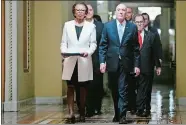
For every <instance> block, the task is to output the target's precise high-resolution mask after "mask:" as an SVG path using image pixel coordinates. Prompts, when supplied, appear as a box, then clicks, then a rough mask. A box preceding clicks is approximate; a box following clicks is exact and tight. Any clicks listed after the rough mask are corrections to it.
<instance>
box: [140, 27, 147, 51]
mask: <svg viewBox="0 0 186 125" xmlns="http://www.w3.org/2000/svg"><path fill="white" fill-rule="evenodd" d="M147 42H148V31H146V30H144V38H143V44H142V47H141V49H140V50H142V49H143V47H144V46H145V44H146V43H147Z"/></svg>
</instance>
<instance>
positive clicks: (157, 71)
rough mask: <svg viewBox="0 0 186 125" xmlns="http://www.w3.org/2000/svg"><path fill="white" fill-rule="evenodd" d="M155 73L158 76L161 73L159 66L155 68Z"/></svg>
mask: <svg viewBox="0 0 186 125" xmlns="http://www.w3.org/2000/svg"><path fill="white" fill-rule="evenodd" d="M156 74H157V75H158V76H159V75H161V68H160V67H158V68H156Z"/></svg>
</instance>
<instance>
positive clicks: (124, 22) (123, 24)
mask: <svg viewBox="0 0 186 125" xmlns="http://www.w3.org/2000/svg"><path fill="white" fill-rule="evenodd" d="M116 23H117V29H118V27H119V25H120V24H121V25H122V34H123V33H124V31H125V25H126V21H125V20H124V21H123V22H122V23H120V22H119V21H118V20H117V19H116ZM118 30H119V29H118Z"/></svg>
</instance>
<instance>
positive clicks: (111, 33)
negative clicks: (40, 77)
mask: <svg viewBox="0 0 186 125" xmlns="http://www.w3.org/2000/svg"><path fill="white" fill-rule="evenodd" d="M125 14H126V6H125V5H124V4H119V5H118V6H117V7H116V20H112V21H110V22H108V23H106V24H105V26H104V29H103V33H102V38H101V42H100V46H99V58H100V71H101V72H102V73H104V72H105V71H106V70H107V71H108V82H109V88H110V89H111V92H112V98H113V101H114V109H115V116H114V118H113V122H117V121H119V123H120V124H126V123H127V121H126V112H127V106H128V77H129V75H130V74H131V73H134V72H135V73H136V76H138V75H139V74H140V70H139V59H140V55H139V43H138V34H137V27H136V25H135V24H133V23H131V22H129V21H126V20H125Z"/></svg>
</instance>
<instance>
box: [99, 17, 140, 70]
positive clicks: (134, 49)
mask: <svg viewBox="0 0 186 125" xmlns="http://www.w3.org/2000/svg"><path fill="white" fill-rule="evenodd" d="M119 55H120V56H121V61H122V64H123V68H124V71H125V72H133V71H134V67H139V59H140V53H139V43H138V34H137V27H136V25H135V24H133V23H131V22H129V21H126V26H125V31H124V34H123V38H122V42H121V44H120V41H119V36H118V30H117V23H116V20H112V21H110V22H108V23H106V24H105V26H104V29H103V33H102V38H101V42H100V45H99V59H100V63H105V62H106V65H107V71H109V72H116V71H117V70H118V64H119Z"/></svg>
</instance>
